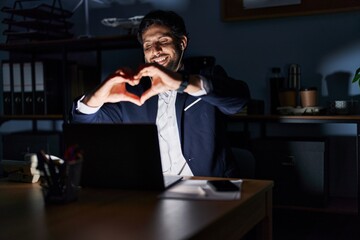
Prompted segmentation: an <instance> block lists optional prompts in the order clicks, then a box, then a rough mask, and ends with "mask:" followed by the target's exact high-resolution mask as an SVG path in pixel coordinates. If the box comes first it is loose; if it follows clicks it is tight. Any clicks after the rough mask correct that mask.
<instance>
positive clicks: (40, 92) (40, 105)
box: [34, 62, 46, 114]
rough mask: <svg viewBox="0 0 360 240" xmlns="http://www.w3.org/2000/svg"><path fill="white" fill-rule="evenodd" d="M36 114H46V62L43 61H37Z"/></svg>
mask: <svg viewBox="0 0 360 240" xmlns="http://www.w3.org/2000/svg"><path fill="white" fill-rule="evenodd" d="M34 69H35V92H34V94H35V99H34V100H35V101H34V108H35V114H46V111H45V109H46V104H45V101H46V99H45V86H44V64H43V63H42V62H35V64H34Z"/></svg>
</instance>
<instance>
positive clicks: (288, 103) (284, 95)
mask: <svg viewBox="0 0 360 240" xmlns="http://www.w3.org/2000/svg"><path fill="white" fill-rule="evenodd" d="M279 102H280V106H281V107H296V90H295V89H292V88H291V89H283V90H280V92H279Z"/></svg>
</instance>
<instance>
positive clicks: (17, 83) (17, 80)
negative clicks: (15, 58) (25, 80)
mask: <svg viewBox="0 0 360 240" xmlns="http://www.w3.org/2000/svg"><path fill="white" fill-rule="evenodd" d="M21 72H22V70H21V63H19V62H14V63H12V75H13V77H12V80H13V87H14V97H13V102H14V104H13V109H14V111H13V114H14V115H21V114H23V92H22V79H21V78H22V73H21Z"/></svg>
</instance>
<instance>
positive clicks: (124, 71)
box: [115, 67, 134, 79]
mask: <svg viewBox="0 0 360 240" xmlns="http://www.w3.org/2000/svg"><path fill="white" fill-rule="evenodd" d="M115 74H116V75H119V76H122V77H124V78H128V79H132V77H133V76H134V72H133V70H132V69H131V68H128V67H126V68H120V69H118V70H116V72H115Z"/></svg>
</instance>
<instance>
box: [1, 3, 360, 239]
mask: <svg viewBox="0 0 360 240" xmlns="http://www.w3.org/2000/svg"><path fill="white" fill-rule="evenodd" d="M41 4H47V5H49V6H50V9H51V7H52V6H56V8H61V9H63V10H66V12H67V13H68V15H66V16H65V18H66V21H65V22H66V24H65V25H64V26H60V28H61V33H59V31H57V30H56V29H54V28H51V29H47V28H46V27H44V28H43V29H42V30H41V31H42V34H38V35H36V34H34V31H33V30H32V29H31V27H27V26H25V27H24V26H21V25H16V24H13V22H14V21H15V22H16V21H20V20H19V19H21V21H22V20H24V21H26V19H31V20H33V19H35V20H39V19H40V17H41V16H40V15H37V14H35V15H33V16H31V13H30V15H26V17H24V16H22V15H21V14H20V17H19V16H17V14H16V11H15V13H14V12H12V11H11V10H18V9H27V8H28V9H34V7H36V6H39V5H41ZM0 9H1V11H2V12H1V20H2V22H1V23H0V60H1V61H2V66H4V63H9V62H15V63H16V62H21V64H22V66H28V67H29V68H31V67H34V66H35V67H36V66H37V65H36V64H35V65H31V64H30V62H34V61H35V62H36V61H43V60H44V59H46V61H45V60H44V61H43V65H41V66H40V65H39V67H44V69H47V70H48V72H45V75H44V77H45V79H44V81H45V82H47V81H48V79H47V78H46V77H47V76H48V78H49V79H50V81H51V84H48V83H47V84H48V86H51V87H48V91H49V92H51V94H49V95H48V96H47V100H48V101H47V103H46V104H44V105H40V106H39V107H38V106H37V105H31V106H30V107H29V108H27V106H26V103H25V102H24V104H23V105H22V107H20V108H17V107H16V103H15V102H14V104H13V105H12V108H11V109H8V108H7V107H6V106H7V105H6V104H5V101H4V99H5V98H6V94H7V86H6V81H4V79H5V77H4V76H5V75H4V72H5V70H4V67H2V68H1V70H0V73H2V74H1V75H0V76H2V78H1V79H2V84H0V86H1V87H0V89H1V90H2V91H1V93H0V94H1V95H0V97H1V98H0V99H1V100H2V101H1V106H2V107H1V116H0V118H1V125H0V136H1V141H0V157H1V158H0V163H1V161H2V160H5V159H6V160H8V159H11V160H23V159H24V154H25V153H27V152H33V151H38V150H39V149H40V148H42V149H45V150H46V151H47V152H50V153H51V154H52V155H55V156H61V155H62V148H61V142H62V139H61V135H60V134H59V132H61V131H62V124H63V122H64V121H67V117H68V114H69V112H68V110H69V108H70V105H71V103H72V100H73V99H74V98H75V97H78V96H80V95H81V94H83V92H85V91H87V90H89V89H92V88H93V87H95V86H96V85H97V84H98V83H99V82H100V81H101V80H103V79H105V78H106V77H107V76H108V74H109V73H111V72H113V71H114V70H116V69H117V68H118V67H120V66H128V67H131V68H136V67H137V66H138V65H139V64H141V63H142V62H143V61H144V59H143V55H142V49H141V47H140V45H139V44H138V42H137V41H136V38H135V37H134V32H135V31H134V29H136V25H135V24H134V25H133V22H132V21H133V20H134V19H135V21H136V19H137V18H138V17H141V16H144V15H145V14H146V13H147V12H149V11H150V10H154V9H164V10H173V11H175V12H177V13H178V14H179V15H181V16H182V17H183V18H184V21H185V24H186V26H187V30H188V32H189V46H188V48H187V50H186V52H185V55H184V58H185V59H188V60H189V61H191V60H193V61H194V66H195V67H196V64H198V62H201V63H202V64H219V65H221V66H222V67H223V68H224V69H225V71H226V72H227V74H228V75H229V76H231V77H232V78H234V79H238V80H242V81H244V82H245V83H246V84H247V85H248V87H249V90H250V93H251V101H250V102H249V104H248V105H247V107H246V108H245V109H244V111H243V112H241V113H240V114H238V115H237V116H230V117H229V121H228V139H229V141H230V142H231V144H232V147H233V148H232V149H233V151H234V154H235V156H236V159H237V162H238V165H239V169H240V173H241V176H239V177H240V178H242V179H259V180H272V181H273V182H274V186H273V189H272V206H273V207H272V239H275V240H297V239H299V240H300V239H301V240H315V239H316V240H317V239H321V240H322V239H324V240H333V239H334V240H335V239H337V240H351V239H359V237H360V230H359V227H358V226H359V224H360V220H359V211H360V210H359V204H360V177H359V174H360V173H359V170H360V167H359V160H360V153H359V146H360V145H359V144H360V142H359V136H360V117H359V115H360V104H359V101H360V85H359V83H358V82H354V79H355V76H356V74H357V69H358V68H360V3H359V2H358V1H354V0H343V1H339V2H336V1H328V0H318V1H316V3H315V1H311V0H258V1H251V0H242V1H237V0H219V1H214V0H212V1H208V0H197V1H190V0H180V1H178V0H167V1H165V0H76V1H75V0H33V1H25V0H16V1H15V0H2V1H1V2H0ZM63 17H64V16H63ZM50 21H51V20H50ZM42 22H46V21H44V20H42ZM124 22H125V24H124ZM121 23H123V24H121ZM129 26H130V27H129ZM44 29H45V30H44ZM11 31H13V33H10V32H11ZM16 31H19V32H20V34H19V33H17V34H16V33H14V32H16ZM35 32H36V31H35ZM36 33H38V32H36ZM123 37H125V40H124V38H123ZM92 39H96V40H95V41H93V42H92ZM118 39H121V40H118ZM68 40H75V41H74V43H70V44H67V45H66V47H63V46H65V45H61V44H60V45H59V47H58V48H57V47H54V46H57V45H52V42H56V41H60V42H61V41H68ZM78 40H80V41H81V40H85V41H87V43H86V44H82V43H81V42H79V43H78V42H76V41H78ZM42 42H43V43H45V44H43V45H42ZM34 43H35V45H31V44H34ZM12 44H15V47H13V46H12ZM62 47H63V48H62ZM56 48H57V50H54V49H56ZM64 59H65V60H64ZM64 61H66V62H67V63H69V64H68V65H66V67H64V64H63V63H64ZM24 63H29V65H26V64H24ZM201 63H200V64H201ZM14 66H15V65H13V67H12V71H15V70H14V69H15V67H14ZM59 66H61V67H59ZM64 68H66V72H67V74H70V75H66V76H70V77H71V79H75V78H72V77H74V76H72V75H71V73H73V72H74V71H77V73H76V74H77V76H80V77H79V79H77V80H71V81H68V82H66V83H64V82H62V81H61V80H60V79H64V78H66V77H65V76H64ZM25 71H26V69H25V68H24V70H22V71H21V74H22V76H23V77H24V79H25V78H26V77H25V76H26V72H25ZM294 71H295V73H294ZM50 72H51V73H52V74H49V73H50ZM275 73H276V74H277V75H276V76H275V75H274V74H275ZM19 74H20V73H19ZM46 74H49V75H46ZM294 74H295V75H296V76H295V75H294ZM50 75H51V76H50ZM53 76H57V77H53ZM59 76H61V77H59ZM294 76H295V77H294ZM70 77H69V78H68V79H70ZM274 78H276V79H277V80H276V79H275V80H274ZM84 79H87V81H83V80H84ZM279 79H281V84H282V86H285V85H286V86H287V87H288V86H289V85H292V87H294V89H295V92H296V97H294V101H295V102H296V103H294V104H295V105H294V106H293V107H287V106H288V105H287V104H286V103H285V104H284V103H283V102H281V101H282V100H283V99H282V98H280V95H281V93H284V92H282V90H283V87H282V88H280V87H279V86H278V85H277V86H276V87H275V88H276V89H274V84H275V82H274V81H280V80H279ZM294 79H295V80H296V81H297V82H296V83H295V82H291V81H292V80H294ZM24 81H25V80H24ZM276 84H279V83H278V82H277V83H276ZM294 85H295V86H294ZM61 89H62V90H64V89H67V90H66V91H65V90H64V91H62V90H61ZM292 89H293V88H292ZM305 89H307V90H309V89H311V90H314V89H315V93H316V95H315V100H314V99H313V100H314V101H315V103H313V104H314V105H311V106H310V107H307V108H306V107H302V106H301V105H303V104H304V103H302V102H301V99H300V92H302V91H303V90H305ZM13 90H14V93H15V92H16V89H13ZM20 92H22V93H23V95H22V96H23V97H24V99H25V98H26V89H25V88H24V89H23V90H20ZM15 94H16V93H15ZM14 96H15V95H14ZM274 96H275V97H274ZM294 96H295V95H294ZM279 99H280V100H279ZM283 101H285V100H283ZM284 106H285V107H284ZM0 177H1V178H2V180H4V179H5V178H6V177H8V173H7V172H5V170H4V169H3V168H2V165H0ZM29 184H31V183H29ZM2 207H3V206H0V209H2ZM140 210H141V209H140ZM140 210H139V211H140ZM0 212H1V211H0ZM0 217H1V214H0ZM3 221H6V220H5V219H0V223H1V222H3ZM0 229H1V224H0ZM1 236H2V235H1V233H0V238H1ZM244 239H256V232H254V231H250V232H249V233H247V234H246V235H245V237H244Z"/></svg>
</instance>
